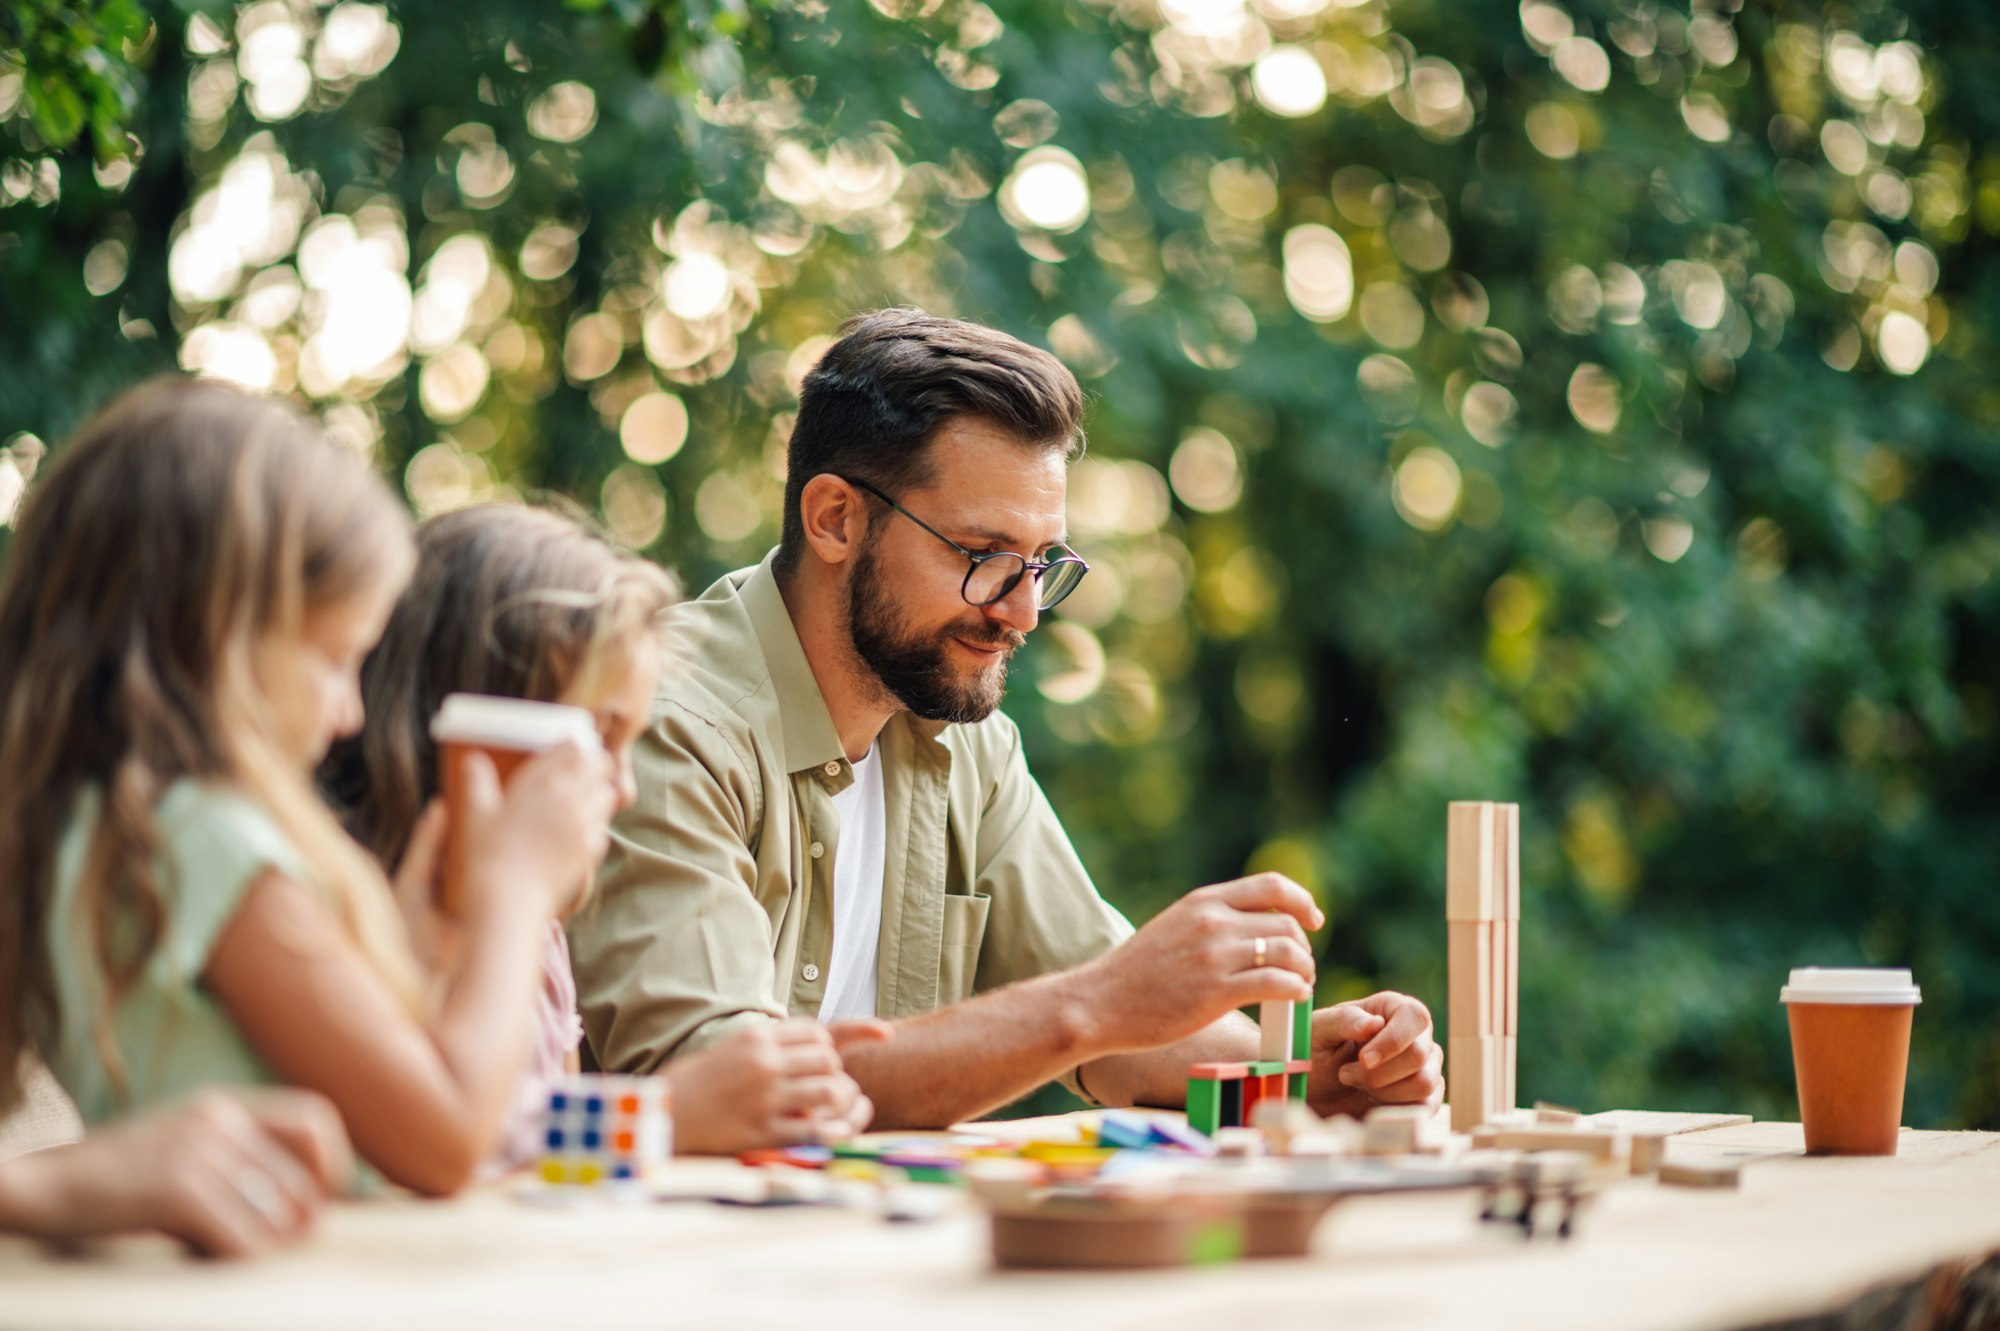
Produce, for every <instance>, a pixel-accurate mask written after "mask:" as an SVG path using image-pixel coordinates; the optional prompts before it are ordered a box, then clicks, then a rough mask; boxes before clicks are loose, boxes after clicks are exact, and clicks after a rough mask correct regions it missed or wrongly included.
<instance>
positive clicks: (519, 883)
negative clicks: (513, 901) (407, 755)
mask: <svg viewBox="0 0 2000 1331" xmlns="http://www.w3.org/2000/svg"><path fill="white" fill-rule="evenodd" d="M464 802H465V809H464V814H463V816H464V817H465V820H466V828H465V840H464V844H465V846H466V847H467V850H466V861H467V863H466V880H467V881H466V883H465V888H464V890H465V895H466V902H465V907H466V911H467V913H468V914H472V913H476V912H477V911H479V910H481V909H482V908H490V906H491V905H492V904H493V902H494V900H495V897H496V894H501V893H515V892H522V891H532V892H535V893H537V894H538V896H539V899H540V900H541V901H542V902H543V904H544V907H545V909H546V912H547V914H548V915H549V916H550V917H552V918H559V917H561V916H563V915H566V914H568V913H569V912H570V911H571V910H573V909H575V907H576V905H577V904H578V902H580V901H581V900H582V898H583V895H584V894H585V893H586V892H587V891H588V890H589V887H590V880H591V876H592V875H593V874H594V873H595V872H596V870H597V866H598V864H599V863H601V862H602V861H603V859H604V852H605V850H606V848H607V847H608V846H609V844H610V826H611V815H612V813H613V812H614V810H615V808H616V802H617V790H616V787H615V785H614V783H613V781H612V773H611V765H610V760H609V759H608V758H607V757H605V755H604V754H603V753H602V752H601V751H598V752H591V751H586V750H585V749H583V748H582V747H581V746H579V745H575V744H563V745H558V746H557V747H556V748H553V749H550V750H548V751H547V752H545V753H538V754H536V755H535V756H534V757H532V758H530V759H529V760H528V761H527V762H525V763H523V764H522V765H521V767H520V768H519V769H518V770H517V771H516V772H515V773H514V779H513V780H512V781H511V782H509V783H508V784H507V786H506V788H505V789H504V790H503V789H502V788H501V785H500V777H499V774H498V773H497V772H496V771H495V770H494V767H493V762H492V760H491V759H490V758H488V757H487V756H486V755H485V754H483V753H474V754H472V755H471V756H470V757H469V758H468V760H467V761H466V764H465V801H464Z"/></svg>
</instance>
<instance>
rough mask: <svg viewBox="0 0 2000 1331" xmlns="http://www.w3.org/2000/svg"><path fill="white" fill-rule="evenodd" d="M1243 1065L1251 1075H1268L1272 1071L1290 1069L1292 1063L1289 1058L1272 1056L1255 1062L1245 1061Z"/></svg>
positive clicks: (1277, 1071)
mask: <svg viewBox="0 0 2000 1331" xmlns="http://www.w3.org/2000/svg"><path fill="white" fill-rule="evenodd" d="M1244 1067H1245V1068H1246V1069H1247V1070H1248V1071H1249V1074H1250V1075H1251V1076H1253V1077H1269V1076H1271V1075H1273V1074H1274V1073H1279V1072H1289V1071H1291V1067H1292V1064H1291V1060H1290V1059H1286V1058H1272V1059H1259V1060H1258V1061H1257V1062H1255V1063H1246V1064H1244Z"/></svg>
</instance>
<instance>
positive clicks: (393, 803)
mask: <svg viewBox="0 0 2000 1331" xmlns="http://www.w3.org/2000/svg"><path fill="white" fill-rule="evenodd" d="M673 599H674V587H673V583H672V581H671V579H669V578H668V576H667V575H666V573H664V572H663V571H662V570H661V569H660V568H659V567H658V566H657V565H654V564H651V563H648V562H647V561H645V560H642V559H639V558H636V557H634V556H632V555H629V554H625V553H622V552H620V551H618V550H616V549H614V548H613V547H612V546H610V545H608V544H606V543H605V542H604V541H602V540H600V539H599V538H598V537H596V536H594V535H592V534H591V533H590V532H588V531H586V530H585V529H584V528H583V527H581V526H579V525H578V524H577V523H576V522H574V521H571V520H570V519H568V518H566V517H562V516H559V515H557V514H555V513H552V512H549V511H547V510H543V509H533V508H526V507H522V506H519V505H496V506H487V507H478V508H469V509H462V510H459V511H457V512H454V513H448V514H445V515H442V516H440V517H436V518H432V519H431V520H430V521H428V522H426V523H425V524H423V526H422V527H420V528H419V529H418V533H417V568H416V573H415V575H414V577H413V578H412V579H411V582H410V585H409V588H408V589H407V590H406V591H405V592H404V593H403V596H402V599H401V600H400V601H399V602H398V604H397V606H396V609H395V611H394V613H393V614H391V616H390V617H389V624H388V628H387V629H386V630H385V632H384V633H383V636H382V641H381V644H380V645H379V646H378V647H377V648H376V649H375V651H374V652H373V653H372V654H371V655H370V656H369V658H368V661H367V663H366V664H365V665H364V666H363V668H362V696H363V698H364V700H365V702H366V711H367V721H366V723H365V724H364V726H363V727H362V729H361V731H360V733H359V734H357V735H355V736H354V737H353V738H351V739H349V740H346V741H343V742H342V743H340V744H338V745H336V746H335V748H334V751H333V753H332V754H331V755H330V757H329V758H328V760H327V762H326V764H325V765H324V766H323V767H322V769H321V782H322V785H323V787H324V788H325V789H326V791H327V793H328V795H329V797H330V798H331V799H332V801H333V802H334V804H335V806H336V807H337V808H338V809H339V810H340V811H341V813H342V816H343V817H344V819H345V820H346V822H347V825H348V827H349V828H350V829H351V830H352V831H353V832H354V834H355V836H356V837H357V838H358V839H359V840H360V841H361V843H362V844H363V845H365V846H366V847H368V849H369V850H371V851H373V852H374V854H375V855H376V856H377V858H379V859H380V860H382V861H383V862H384V863H393V862H396V861H398V860H402V859H405V858H407V856H408V847H409V846H410V844H411V842H412V840H413V839H414V838H416V837H418V836H419V835H420V832H419V829H420V828H423V827H424V826H425V824H426V821H427V820H428V819H430V818H434V817H436V816H437V814H436V812H435V810H436V808H437V803H436V800H437V793H438V782H439V769H438V754H437V750H436V747H435V745H434V744H433V743H432V741H431V738H430V720H431V717H432V716H433V715H434V714H435V713H436V711H437V709H438V706H439V704H440V703H442V702H443V700H444V698H445V696H446V695H447V694H451V693H484V694H495V695H499V696H503V697H511V698H527V699H531V700H534V701H538V702H565V703H570V704H573V705H575V706H579V707H583V708H586V709H588V710H589V711H590V712H591V713H592V714H593V715H594V716H595V717H596V719H597V726H598V731H599V733H600V735H601V736H602V738H603V740H604V746H605V749H606V751H607V752H608V753H609V754H610V755H611V757H612V760H613V768H614V771H615V773H616V776H615V781H616V787H617V792H618V794H617V803H618V807H619V808H621V809H622V808H626V807H628V806H629V805H630V804H631V803H632V800H633V798H634V793H635V782H634V779H633V775H632V751H633V745H634V743H635V742H636V741H637V740H638V738H639V736H640V735H641V734H642V733H643V732H644V730H645V728H646V727H647V725H648V724H650V720H651V713H652V698H653V684H654V678H655V676H656V675H657V674H658V672H659V669H660V664H661V653H662V643H661V641H660V637H659V629H658V624H659V619H660V616H661V615H662V614H663V613H664V612H665V611H666V609H667V608H668V606H670V605H671V604H672V603H673ZM666 646H667V647H668V648H670V647H671V644H666ZM431 900H432V898H431V896H430V895H429V894H428V893H425V894H424V895H423V896H422V898H421V899H420V900H419V901H416V902H411V903H405V904H406V909H409V910H412V911H413V915H414V918H415V919H416V921H417V924H418V928H419V931H420V933H421V934H422V935H424V936H426V937H444V938H448V937H449V935H450V933H451V932H452V929H451V926H450V925H449V923H448V922H446V921H443V920H441V919H439V918H437V917H436V916H435V915H434V914H428V913H427V912H429V911H430V904H431ZM580 908H582V909H588V906H587V905H582V906H581V907H580ZM865 1026H866V1029H862V1028H854V1029H849V1028H845V1027H843V1029H842V1030H841V1031H840V1032H839V1035H840V1037H841V1038H842V1039H843V1040H848V1039H857V1038H859V1039H867V1038H878V1037H879V1036H880V1035H881V1034H883V1033H884V1030H883V1028H881V1027H880V1026H879V1024H877V1023H866V1024H865ZM581 1033H582V1032H581V1026H580V1024H579V1023H578V1020H577V1016H576V989H575V984H574V981H573V980H572V979H571V976H570V973H569V949H568V945H567V943H566V942H565V940H564V937H563V934H562V932H561V930H560V929H552V930H551V933H550V935H549V938H548V941H547V951H546V952H545V962H544V969H543V986H542V993H541V999H540V1003H539V1007H538V1013H537V1019H536V1021H535V1022H534V1024H533V1027H532V1044H533V1046H534V1050H535V1052H534V1054H533V1055H532V1056H531V1059H530V1069H531V1071H532V1072H533V1073H534V1074H535V1076H533V1077H531V1078H530V1079H529V1081H528V1083H527V1084H526V1089H525V1093H524V1095H523V1099H522V1111H523V1113H522V1115H521V1120H519V1121H525V1118H526V1111H527V1109H528V1107H529V1106H530V1105H532V1103H533V1085H534V1082H535V1080H536V1079H538V1078H546V1077H549V1076H553V1075H556V1074H558V1073H560V1072H561V1071H563V1070H564V1068H565V1067H566V1066H568V1067H573V1066H574V1059H575V1056H576V1050H577V1047H578V1041H579V1038H580V1036H581ZM670 1075H671V1077H672V1080H673V1084H674V1096H675V1105H674V1109H675V1136H676V1143H677V1145H678V1146H679V1147H680V1149H682V1150H685V1151H697V1152H699V1151H712V1152H723V1151H736V1150H743V1149H747V1148H749V1147H753V1146H766V1145H773V1144H779V1143H783V1142H789V1141H798V1140H810V1139H823V1138H828V1137H836V1136H843V1135H846V1134H847V1133H849V1132H852V1131H854V1130H857V1129H858V1128H859V1127H861V1126H862V1125H863V1124H865V1122H866V1120H867V1116H868V1113H869V1106H868V1102H867V1100H866V1098H865V1097H863V1096H862V1095H861V1094H860V1091H859V1089H858V1088H857V1087H856V1086H855V1085H854V1083H853V1082H852V1081H851V1080H850V1079H849V1078H848V1077H847V1075H846V1074H845V1072H843V1071H842V1069H841V1064H840V1057H839V1054H838V1053H837V1052H836V1051H835V1049H834V1045H833V1037H832V1035H830V1034H829V1033H828V1031H827V1030H826V1028H824V1027H822V1026H820V1025H819V1023H817V1022H814V1021H810V1020H799V1021H793V1022H786V1023H783V1024H781V1025H777V1026H774V1027H770V1028H763V1029H757V1030H754V1031H750V1032H745V1033H743V1034H742V1035H740V1036H738V1037H736V1038H735V1039H733V1040H730V1041H727V1042H725V1043H724V1044H722V1045H720V1046H718V1047H717V1048H715V1049H714V1050H711V1051H708V1052H706V1053H704V1054H699V1055H693V1056H690V1057H689V1058H687V1059H685V1060H682V1061H679V1062H676V1063H675V1064H674V1066H673V1069H672V1072H671V1074H670ZM524 1150H525V1142H523V1144H522V1146H521V1147H519V1148H517V1149H516V1151H515V1152H514V1161H516V1162H517V1161H518V1160H519V1157H520V1155H521V1154H523V1153H524Z"/></svg>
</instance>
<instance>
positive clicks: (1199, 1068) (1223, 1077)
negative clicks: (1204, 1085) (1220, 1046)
mask: <svg viewBox="0 0 2000 1331" xmlns="http://www.w3.org/2000/svg"><path fill="white" fill-rule="evenodd" d="M1249 1075H1250V1065H1249V1064H1248V1063H1190V1064H1189V1065H1188V1076H1190V1077H1207V1078H1210V1079H1212V1080H1214V1081H1230V1080H1233V1079H1235V1078H1237V1077H1247V1076H1249Z"/></svg>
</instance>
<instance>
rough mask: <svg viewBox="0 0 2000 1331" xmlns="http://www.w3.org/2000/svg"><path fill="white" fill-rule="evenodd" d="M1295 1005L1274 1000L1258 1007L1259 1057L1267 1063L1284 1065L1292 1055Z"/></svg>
mask: <svg viewBox="0 0 2000 1331" xmlns="http://www.w3.org/2000/svg"><path fill="white" fill-rule="evenodd" d="M1296 1006H1298V1005H1297V1004H1295V1003H1290V1002H1285V1001H1282V1000H1274V1001H1271V1002H1266V1003H1259V1004H1258V1005H1257V1057H1258V1059H1260V1060H1262V1061H1265V1062H1274V1063H1283V1062H1288V1061H1290V1060H1291V1058H1292V1057H1293V1054H1292V1031H1293V1021H1292V1009H1293V1008H1294V1007H1296Z"/></svg>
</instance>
